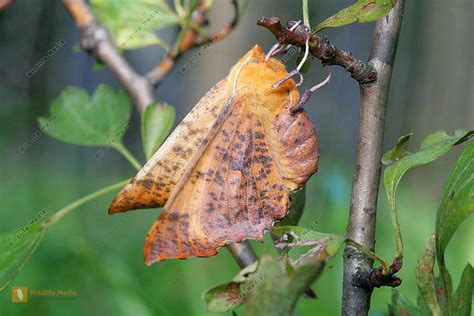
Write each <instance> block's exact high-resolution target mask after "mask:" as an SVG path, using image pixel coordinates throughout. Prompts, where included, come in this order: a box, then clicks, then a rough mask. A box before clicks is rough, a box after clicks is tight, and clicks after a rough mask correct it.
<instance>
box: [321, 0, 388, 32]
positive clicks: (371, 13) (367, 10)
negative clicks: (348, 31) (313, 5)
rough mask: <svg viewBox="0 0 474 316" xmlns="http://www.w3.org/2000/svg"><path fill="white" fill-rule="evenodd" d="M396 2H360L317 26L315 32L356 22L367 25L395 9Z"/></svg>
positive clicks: (377, 0)
mask: <svg viewBox="0 0 474 316" xmlns="http://www.w3.org/2000/svg"><path fill="white" fill-rule="evenodd" d="M396 2H397V1H396V0H359V1H357V2H356V3H354V4H353V5H351V6H349V7H347V8H345V9H343V10H341V11H339V12H338V13H336V14H335V15H333V16H331V17H329V18H327V19H326V20H324V21H323V22H321V23H319V24H318V26H316V28H315V30H314V32H318V31H320V30H322V29H325V28H327V27H338V26H343V25H347V24H351V23H354V22H360V23H366V22H371V21H375V20H378V19H380V18H381V17H384V16H385V15H387V14H388V13H389V12H390V10H391V9H392V8H393V6H394V5H395V3H396Z"/></svg>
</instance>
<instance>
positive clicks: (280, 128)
mask: <svg viewBox="0 0 474 316" xmlns="http://www.w3.org/2000/svg"><path fill="white" fill-rule="evenodd" d="M282 78H286V79H285V80H281V79H282ZM277 82H278V85H275V83H277ZM307 92H308V90H307ZM307 96H308V95H307V94H305V95H303V96H302V97H301V98H300V94H299V92H298V90H297V86H296V84H295V82H294V80H293V79H291V78H289V74H288V72H287V71H286V70H285V66H284V65H283V64H282V63H281V62H280V61H278V60H277V59H275V58H266V57H265V54H264V53H263V52H262V50H261V48H260V47H259V46H258V45H256V46H255V47H253V48H252V49H251V50H250V51H249V52H248V53H246V54H245V55H244V56H243V57H242V58H241V59H240V60H239V61H238V62H237V64H236V65H235V66H234V67H233V68H232V69H231V71H230V73H229V74H228V76H227V77H226V78H225V79H223V80H222V81H220V82H218V83H217V84H216V85H215V86H214V87H213V88H212V89H211V90H210V91H209V92H207V94H206V95H205V96H204V97H203V98H202V99H201V100H200V101H199V102H198V103H197V104H196V106H195V107H194V108H193V109H192V111H191V112H190V113H189V114H188V115H187V116H186V117H185V118H184V119H183V121H182V122H181V123H180V124H179V125H178V127H177V128H176V129H175V130H174V131H173V133H172V134H171V135H170V136H169V137H168V139H167V140H166V141H165V142H164V144H163V145H162V146H161V147H160V148H159V149H158V151H157V152H156V153H155V154H154V155H153V156H152V157H151V158H150V160H149V161H148V162H147V163H146V164H145V166H144V167H143V168H142V169H141V170H140V171H139V172H138V174H137V175H136V176H135V178H133V179H132V180H131V181H130V183H129V184H128V185H127V186H126V187H124V188H123V189H122V190H121V192H119V193H118V195H117V196H116V197H115V199H114V200H113V202H112V204H111V205H110V208H109V214H115V213H119V212H125V211H129V210H134V209H144V208H156V207H163V210H162V212H161V213H160V215H159V217H158V219H157V220H156V221H155V223H154V224H153V227H152V228H151V229H150V232H149V233H148V236H147V237H146V241H145V263H146V264H148V265H151V264H152V263H153V262H156V261H161V260H165V259H169V258H179V259H184V258H189V257H194V256H199V257H208V256H212V255H215V254H216V253H217V251H218V249H219V248H221V247H223V246H225V245H227V244H229V243H233V242H240V241H242V240H244V239H256V240H260V241H263V234H264V232H265V231H267V230H270V229H271V227H272V225H273V223H274V222H275V221H279V220H282V219H283V218H284V217H285V215H286V214H287V211H288V209H289V206H290V200H289V196H290V194H291V193H292V192H295V191H297V190H299V189H300V188H301V187H302V186H303V184H304V183H305V182H306V181H307V180H308V179H309V178H310V177H311V175H312V174H313V173H315V172H316V171H317V169H318V158H319V150H318V139H317V136H316V132H315V128H314V126H313V124H312V123H311V121H310V120H309V118H308V116H307V114H306V113H305V111H304V109H303V107H302V103H301V101H306V99H307Z"/></svg>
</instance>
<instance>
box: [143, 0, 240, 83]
mask: <svg viewBox="0 0 474 316" xmlns="http://www.w3.org/2000/svg"><path fill="white" fill-rule="evenodd" d="M232 5H233V7H234V18H233V20H232V21H231V22H230V23H229V24H228V25H226V26H225V27H223V28H222V29H220V30H219V31H217V32H216V33H214V34H212V35H211V36H209V37H208V38H205V39H200V37H199V34H198V32H196V30H195V29H193V28H191V27H190V28H189V29H188V30H186V32H185V34H184V36H183V37H182V39H181V43H179V45H178V46H177V49H175V50H172V51H170V52H168V53H167V54H166V55H165V57H164V58H163V60H161V62H160V63H159V64H158V66H156V67H155V68H153V69H152V70H151V71H150V72H149V73H148V74H147V75H146V77H147V78H148V80H149V81H150V82H151V83H152V85H153V86H155V87H156V86H158V85H159V84H160V83H161V82H162V81H163V79H164V78H165V77H166V76H167V75H168V74H169V73H170V71H171V70H172V69H173V67H174V65H175V64H176V62H177V60H178V59H179V57H181V55H182V54H183V53H184V52H186V51H188V50H190V49H192V48H194V47H198V46H201V45H206V44H208V43H212V44H215V43H217V42H219V41H221V40H223V39H224V38H225V37H227V35H229V34H230V33H231V32H232V31H233V30H234V28H235V26H236V25H237V18H238V3H237V0H232ZM207 10H208V7H207V6H205V5H204V4H201V5H200V6H199V7H198V9H197V10H196V11H195V12H194V13H193V17H192V23H193V24H194V25H195V26H198V27H199V26H202V25H203V24H205V23H206V19H205V18H204V15H205V13H206V12H207Z"/></svg>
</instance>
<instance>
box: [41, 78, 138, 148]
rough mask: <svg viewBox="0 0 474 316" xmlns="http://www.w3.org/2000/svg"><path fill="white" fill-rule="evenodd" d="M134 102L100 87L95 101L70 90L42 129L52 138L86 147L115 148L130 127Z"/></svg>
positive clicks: (53, 108) (43, 124)
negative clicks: (129, 122) (106, 146)
mask: <svg viewBox="0 0 474 316" xmlns="http://www.w3.org/2000/svg"><path fill="white" fill-rule="evenodd" d="M130 107H131V101H130V99H129V97H128V96H127V95H126V94H125V93H124V92H122V91H121V92H118V93H115V92H114V91H113V90H112V89H111V88H110V87H108V86H106V85H99V87H98V88H97V89H96V91H95V92H94V94H93V96H92V98H91V99H89V96H88V95H87V92H86V91H84V90H82V89H78V88H74V87H69V88H67V89H65V90H64V91H63V92H62V93H61V94H60V95H59V97H58V98H56V99H55V100H54V101H53V103H52V105H51V108H50V112H51V118H45V117H40V118H38V123H39V125H40V128H41V129H42V130H43V131H44V132H45V133H46V134H48V135H50V136H51V137H54V138H56V139H58V140H61V141H63V142H66V143H71V144H76V145H84V146H104V145H109V146H114V144H115V143H118V142H120V140H121V138H122V136H123V134H124V133H125V132H126V131H127V129H128V127H129V124H128V118H129V115H130Z"/></svg>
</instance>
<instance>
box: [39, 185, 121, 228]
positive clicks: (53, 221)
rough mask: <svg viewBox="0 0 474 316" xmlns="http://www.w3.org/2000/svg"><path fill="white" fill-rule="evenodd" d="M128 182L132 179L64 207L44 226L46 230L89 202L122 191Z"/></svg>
mask: <svg viewBox="0 0 474 316" xmlns="http://www.w3.org/2000/svg"><path fill="white" fill-rule="evenodd" d="M128 182H130V179H127V180H124V181H120V182H119V183H115V184H112V185H111V186H108V187H106V188H103V189H101V190H99V191H96V192H93V193H91V194H89V195H86V196H85V197H83V198H81V199H79V200H77V201H74V202H72V203H71V204H69V205H67V206H65V207H63V208H62V209H60V210H59V211H57V212H56V213H54V214H53V215H52V216H51V217H50V218H48V219H47V220H46V221H45V222H44V223H43V224H42V225H43V227H44V228H49V227H51V226H53V225H54V224H56V223H57V222H58V221H59V220H61V219H62V218H63V217H64V216H66V215H67V214H69V213H70V212H71V211H73V210H74V209H76V208H78V207H80V206H82V205H84V204H86V203H87V202H90V201H92V200H94V199H96V198H98V197H100V196H102V195H105V194H107V193H109V192H112V191H114V190H116V189H120V188H122V187H123V186H124V185H126V184H127V183H128Z"/></svg>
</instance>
